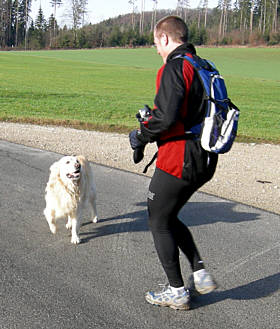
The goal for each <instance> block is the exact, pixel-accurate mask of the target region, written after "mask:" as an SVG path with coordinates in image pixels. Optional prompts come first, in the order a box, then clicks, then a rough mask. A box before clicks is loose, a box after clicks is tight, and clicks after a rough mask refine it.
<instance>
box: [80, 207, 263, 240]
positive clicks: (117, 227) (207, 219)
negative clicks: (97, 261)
mask: <svg viewBox="0 0 280 329" xmlns="http://www.w3.org/2000/svg"><path fill="white" fill-rule="evenodd" d="M235 205H236V204H235V203H231V202H189V203H187V204H186V205H185V206H184V208H183V209H182V211H181V212H180V214H179V218H180V219H181V220H182V221H183V222H184V223H185V224H186V225H187V226H189V227H192V226H198V225H208V224H214V223H217V222H224V223H240V222H246V221H254V220H257V219H258V218H259V216H260V215H259V214H257V213H254V212H250V213H248V212H240V211H235V210H234V208H235ZM134 206H137V207H141V208H143V207H146V202H139V203H136V204H135V205H134ZM147 215H148V214H147V209H146V208H145V209H144V210H138V211H132V212H128V213H125V214H120V215H117V216H112V217H107V218H103V219H101V220H100V221H99V222H98V224H97V225H96V224H93V225H95V226H94V231H91V232H83V233H82V232H81V233H80V235H81V237H82V236H84V239H83V243H85V242H87V241H89V240H91V239H94V238H96V237H98V236H99V237H100V236H105V235H111V234H117V233H124V232H141V231H148V230H149V229H148V224H147ZM129 219H131V220H130V221H128V220H129ZM108 223H110V224H108ZM91 224H92V223H91V222H86V223H84V224H83V225H82V226H89V225H91Z"/></svg>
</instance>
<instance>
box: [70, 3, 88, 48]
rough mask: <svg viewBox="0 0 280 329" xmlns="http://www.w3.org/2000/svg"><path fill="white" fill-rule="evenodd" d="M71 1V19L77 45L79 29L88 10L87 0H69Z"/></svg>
mask: <svg viewBox="0 0 280 329" xmlns="http://www.w3.org/2000/svg"><path fill="white" fill-rule="evenodd" d="M68 1H69V3H70V15H69V16H70V19H71V23H72V29H73V33H74V45H75V46H77V31H78V28H79V27H80V26H81V24H82V21H83V17H84V14H85V12H86V6H87V0H68Z"/></svg>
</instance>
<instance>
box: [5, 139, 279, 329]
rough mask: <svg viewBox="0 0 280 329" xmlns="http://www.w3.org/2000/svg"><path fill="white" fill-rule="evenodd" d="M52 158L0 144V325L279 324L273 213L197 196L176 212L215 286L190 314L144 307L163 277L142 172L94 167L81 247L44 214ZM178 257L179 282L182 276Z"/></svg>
mask: <svg viewBox="0 0 280 329" xmlns="http://www.w3.org/2000/svg"><path fill="white" fill-rule="evenodd" d="M60 157H61V155H59V154H55V153H51V152H46V151H41V150H37V149H33V148H28V147H24V146H21V145H16V144H12V143H8V142H5V141H0V168H1V174H0V183H1V189H0V248H1V252H0V329H16V328H18V329H33V328H34V329H43V328H44V329H45V328H46V329H52V328H55V329H72V328H75V329H76V328H79V329H85V328H88V329H90V328H108V329H113V328H122V329H125V328H130V329H131V328H135V329H138V328H139V329H140V328H141V329H143V328H151V329H154V328H161V329H165V328H168V329H173V328H174V329H175V328H176V329H181V328H182V329H183V328H188V329H192V328H196V329H197V328H203V329H212V328H213V329H214V328H215V329H230V328H246V329H250V328H252V329H261V328H263V329H270V328H271V329H277V328H280V318H279V314H280V306H279V300H280V299H279V297H280V291H279V288H280V274H279V272H280V271H279V270H280V265H279V258H280V253H279V247H280V239H279V235H280V229H279V228H280V227H279V226H280V217H279V216H278V215H275V214H272V213H267V212H265V211H262V210H259V209H256V208H252V207H248V206H246V205H241V204H237V203H234V202H231V201H227V200H223V199H220V198H217V197H214V196H211V195H207V194H203V193H196V194H195V195H194V196H193V198H192V199H191V200H190V202H189V203H188V204H187V205H186V206H185V207H184V209H183V210H182V212H181V218H182V220H185V221H186V223H188V225H189V227H190V229H191V231H192V233H193V235H194V237H195V240H196V242H197V244H198V246H199V249H200V253H201V255H202V256H203V258H204V260H205V262H206V265H207V268H208V269H209V270H210V271H211V272H212V273H213V274H214V276H215V278H216V280H217V281H218V283H219V289H218V290H217V291H215V292H213V293H211V294H209V295H204V296H200V297H196V298H194V299H193V301H192V310H190V311H188V312H182V311H174V310H172V309H169V308H160V307H156V306H152V305H150V304H147V303H146V302H145V300H144V294H145V292H146V291H147V290H149V289H157V284H158V283H165V282H166V279H165V276H164V274H163V272H162V269H161V267H160V265H159V262H158V259H157V256H156V254H155V251H154V247H153V242H152V239H151V235H150V232H149V231H148V227H147V223H146V217H147V213H146V202H145V201H146V192H147V190H148V185H149V180H150V179H149V178H147V177H144V176H140V175H136V174H132V173H128V172H124V171H120V170H116V169H112V168H108V167H104V166H100V165H97V164H93V169H94V172H95V178H96V184H97V191H98V202H97V205H98V211H99V217H100V219H101V220H100V222H99V223H97V224H94V223H91V222H89V220H88V217H87V216H88V215H89V213H88V212H87V211H85V213H84V219H83V226H82V228H81V238H82V243H81V244H80V245H78V246H74V245H71V244H70V236H69V233H68V232H67V231H66V229H65V226H64V225H65V222H64V221H63V220H61V221H59V222H58V223H59V225H58V226H59V230H58V233H57V234H56V235H52V234H51V233H50V231H49V228H48V225H47V222H46V221H45V219H44V217H43V209H44V206H45V201H44V189H45V185H46V182H47V179H48V174H49V171H48V168H49V166H50V165H51V164H52V163H53V162H54V161H56V160H57V159H59V158H60ZM181 257H182V264H183V266H182V268H183V271H184V273H185V278H186V282H187V278H188V276H189V275H190V273H191V272H190V268H189V265H188V263H187V261H186V260H185V259H184V256H181Z"/></svg>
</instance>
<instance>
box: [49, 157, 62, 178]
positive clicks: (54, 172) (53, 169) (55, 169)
mask: <svg viewBox="0 0 280 329" xmlns="http://www.w3.org/2000/svg"><path fill="white" fill-rule="evenodd" d="M59 176H60V170H59V164H58V161H57V162H55V163H53V164H52V165H51V166H50V179H56V178H57V177H59Z"/></svg>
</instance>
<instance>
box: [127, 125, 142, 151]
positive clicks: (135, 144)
mask: <svg viewBox="0 0 280 329" xmlns="http://www.w3.org/2000/svg"><path fill="white" fill-rule="evenodd" d="M140 134H141V132H140V130H138V129H135V130H132V131H131V132H130V133H129V142H130V146H131V148H132V149H133V150H135V149H136V148H139V147H145V145H143V143H142V142H140V140H139V139H138V138H137V135H140Z"/></svg>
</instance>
